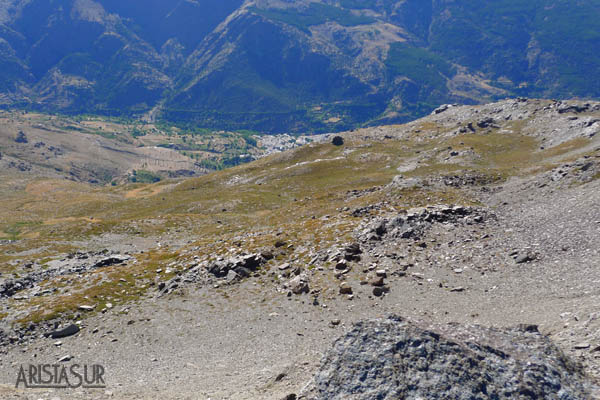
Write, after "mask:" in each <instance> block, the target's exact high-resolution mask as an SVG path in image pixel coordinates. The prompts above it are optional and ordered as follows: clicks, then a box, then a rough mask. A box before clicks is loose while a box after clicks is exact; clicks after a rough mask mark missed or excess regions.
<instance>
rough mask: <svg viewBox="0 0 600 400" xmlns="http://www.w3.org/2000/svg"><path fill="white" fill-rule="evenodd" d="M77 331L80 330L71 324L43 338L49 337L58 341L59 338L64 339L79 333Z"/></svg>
mask: <svg viewBox="0 0 600 400" xmlns="http://www.w3.org/2000/svg"><path fill="white" fill-rule="evenodd" d="M79 330H80V328H79V326H78V325H76V324H71V325H69V326H67V327H66V328H64V329H60V330H56V331H52V332H50V333H48V334H45V335H44V336H46V337H50V338H52V339H59V338H64V337H68V336H72V335H75V334H76V333H78V332H79Z"/></svg>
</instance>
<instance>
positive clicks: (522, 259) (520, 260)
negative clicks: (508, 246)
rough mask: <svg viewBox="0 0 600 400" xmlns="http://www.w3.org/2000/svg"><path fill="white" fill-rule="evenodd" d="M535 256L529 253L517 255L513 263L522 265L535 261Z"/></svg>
mask: <svg viewBox="0 0 600 400" xmlns="http://www.w3.org/2000/svg"><path fill="white" fill-rule="evenodd" d="M535 258H536V257H535V254H533V253H530V252H524V253H517V254H516V256H515V263H517V264H524V263H528V262H531V261H534V260H535Z"/></svg>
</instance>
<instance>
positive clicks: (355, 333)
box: [301, 316, 592, 400]
mask: <svg viewBox="0 0 600 400" xmlns="http://www.w3.org/2000/svg"><path fill="white" fill-rule="evenodd" d="M591 386H592V385H591V383H590V382H589V381H588V380H587V378H586V377H585V375H584V374H583V373H582V371H581V369H580V368H579V366H578V365H576V364H575V363H574V362H573V361H571V360H570V359H569V358H567V357H566V356H565V355H564V354H563V353H562V352H561V351H560V350H559V349H558V348H557V347H556V346H555V345H554V344H553V343H552V342H551V341H550V340H549V339H548V338H547V337H545V336H543V335H541V334H540V333H539V332H538V330H537V326H535V325H521V326H519V327H517V328H514V329H503V330H500V329H490V328H483V327H481V326H475V325H473V326H461V325H457V324H448V325H439V326H422V325H420V324H418V323H412V322H409V321H407V320H404V319H402V318H400V317H396V316H391V317H389V318H387V319H377V320H371V321H363V322H359V323H357V324H356V325H355V326H354V328H353V329H352V330H350V331H349V332H348V333H347V334H346V335H344V336H342V337H341V338H339V339H338V340H337V341H336V342H335V343H334V345H333V347H332V348H331V349H330V350H329V351H328V352H327V354H326V355H325V356H324V358H323V360H322V362H321V367H320V369H319V370H318V371H317V373H316V374H315V375H314V378H313V380H312V381H311V382H310V383H309V385H308V386H307V387H306V389H305V392H304V397H302V396H301V398H306V399H457V400H458V399H465V400H466V399H564V400H567V399H573V400H575V399H586V398H589V396H590V394H589V393H590V392H589V389H590V388H591Z"/></svg>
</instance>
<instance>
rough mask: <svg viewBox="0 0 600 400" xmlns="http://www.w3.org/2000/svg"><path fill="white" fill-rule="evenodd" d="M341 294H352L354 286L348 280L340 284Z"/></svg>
mask: <svg viewBox="0 0 600 400" xmlns="http://www.w3.org/2000/svg"><path fill="white" fill-rule="evenodd" d="M340 294H352V286H350V284H349V283H348V282H342V284H341V285H340Z"/></svg>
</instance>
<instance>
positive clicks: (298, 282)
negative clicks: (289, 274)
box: [289, 275, 310, 294]
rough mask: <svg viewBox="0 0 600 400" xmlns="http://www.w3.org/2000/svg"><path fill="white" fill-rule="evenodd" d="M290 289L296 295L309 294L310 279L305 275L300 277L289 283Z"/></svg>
mask: <svg viewBox="0 0 600 400" xmlns="http://www.w3.org/2000/svg"><path fill="white" fill-rule="evenodd" d="M289 287H290V289H291V290H292V292H293V293H294V294H302V293H308V292H309V291H310V288H309V286H308V278H307V277H306V276H305V275H298V276H296V277H295V278H294V279H292V280H291V281H290V282H289Z"/></svg>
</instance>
